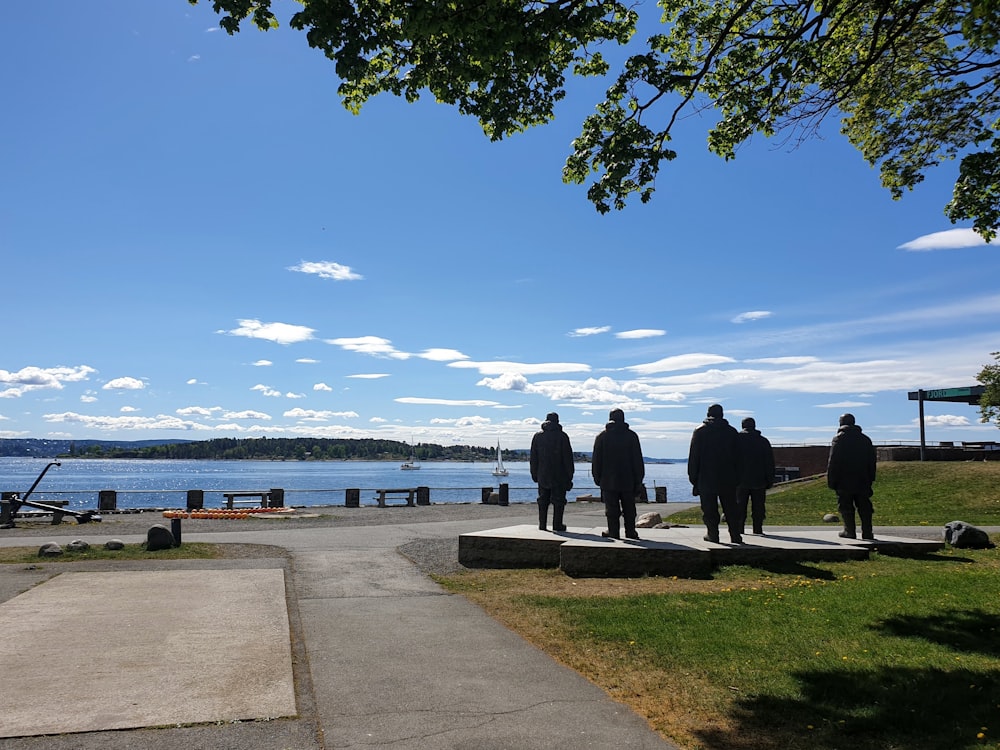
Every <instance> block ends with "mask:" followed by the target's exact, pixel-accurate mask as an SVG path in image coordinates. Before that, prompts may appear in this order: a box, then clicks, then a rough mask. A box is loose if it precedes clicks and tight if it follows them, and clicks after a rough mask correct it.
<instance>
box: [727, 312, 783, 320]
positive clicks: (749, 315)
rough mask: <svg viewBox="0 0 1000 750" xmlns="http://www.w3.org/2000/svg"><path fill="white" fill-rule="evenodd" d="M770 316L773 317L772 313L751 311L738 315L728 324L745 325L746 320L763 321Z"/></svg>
mask: <svg viewBox="0 0 1000 750" xmlns="http://www.w3.org/2000/svg"><path fill="white" fill-rule="evenodd" d="M771 315H773V313H772V312H770V311H769V310H751V311H750V312H745V313H740V314H739V315H737V316H736V317H735V318H733V319H732V320H731V321H730V322H731V323H746V322H747V321H748V320H763V319H764V318H770V317H771Z"/></svg>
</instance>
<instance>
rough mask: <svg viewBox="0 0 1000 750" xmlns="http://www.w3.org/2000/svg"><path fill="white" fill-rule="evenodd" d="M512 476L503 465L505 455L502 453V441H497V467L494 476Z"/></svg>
mask: <svg viewBox="0 0 1000 750" xmlns="http://www.w3.org/2000/svg"><path fill="white" fill-rule="evenodd" d="M508 474H510V472H509V471H507V469H505V468H504V465H503V453H502V452H501V451H500V441H499V440H497V465H496V466H494V467H493V476H495V477H505V476H507V475H508Z"/></svg>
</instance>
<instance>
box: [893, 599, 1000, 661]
mask: <svg viewBox="0 0 1000 750" xmlns="http://www.w3.org/2000/svg"><path fill="white" fill-rule="evenodd" d="M874 629H875V630H880V631H883V632H885V633H887V634H889V635H895V636H899V637H901V638H920V639H921V640H925V641H929V642H930V643H937V644H940V645H942V646H947V647H948V648H951V649H954V650H955V651H964V652H966V653H970V654H971V653H975V654H983V655H984V656H994V657H1000V617H997V616H996V615H995V614H993V613H991V612H984V611H982V610H981V609H973V610H966V611H955V612H945V613H943V614H939V615H929V616H919V617H918V616H915V615H901V616H898V617H890V618H889V619H888V620H884V621H882V622H881V623H878V624H877V625H875V626H874Z"/></svg>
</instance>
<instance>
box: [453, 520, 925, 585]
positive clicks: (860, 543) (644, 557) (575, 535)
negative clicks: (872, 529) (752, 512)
mask: <svg viewBox="0 0 1000 750" xmlns="http://www.w3.org/2000/svg"><path fill="white" fill-rule="evenodd" d="M602 530H603V529H602V528H574V527H570V528H569V529H567V531H564V532H551V531H542V530H540V529H538V528H537V527H535V526H532V525H519V526H507V527H503V528H498V529H489V530H486V531H476V532H472V533H468V534H462V535H460V536H459V540H458V559H459V562H461V563H462V564H463V565H465V566H467V567H470V568H511V567H515V568H516V567H520V568H560V569H561V570H562V571H563V572H565V573H566V574H567V575H570V576H578V577H588V576H624V577H635V576H641V575H660V576H681V577H688V578H691V577H701V576H707V575H710V573H711V571H712V570H713V569H714V568H717V567H719V566H721V565H769V564H774V563H781V562H806V561H838V560H865V559H867V558H868V555H869V553H870V552H871V551H872V550H878V551H879V552H880V553H882V554H896V555H899V554H927V553H930V552H934V551H936V550H939V549H942V548H943V547H944V543H943V542H936V541H928V540H926V539H915V538H910V537H898V536H887V535H879V534H876V539H875V540H874V541H866V540H861V539H841V538H840V537H839V536H837V533H838V531H839V529H837V528H831V529H821V528H817V529H809V530H806V531H802V530H788V531H785V530H782V529H780V528H779V529H777V530H774V531H770V532H767V533H766V534H764V535H756V534H746V535H744V537H743V541H744V543H743V544H730V543H728V542H724V543H720V544H713V543H712V542H706V541H704V539H703V537H704V535H705V527H704V526H692V527H672V528H669V529H639V536H640V539H638V540H616V539H605V538H604V537H602V536H601V531H602Z"/></svg>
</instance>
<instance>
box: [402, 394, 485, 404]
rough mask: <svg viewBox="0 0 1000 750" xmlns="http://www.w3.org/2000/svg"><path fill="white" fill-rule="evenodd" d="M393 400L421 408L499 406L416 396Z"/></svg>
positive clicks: (466, 400)
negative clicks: (417, 405)
mask: <svg viewBox="0 0 1000 750" xmlns="http://www.w3.org/2000/svg"><path fill="white" fill-rule="evenodd" d="M393 400H394V401H395V402H396V403H399V404H420V405H421V406H499V404H498V403H497V402H496V401H480V400H478V399H450V398H420V397H417V396H404V397H402V398H397V399H393Z"/></svg>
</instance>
